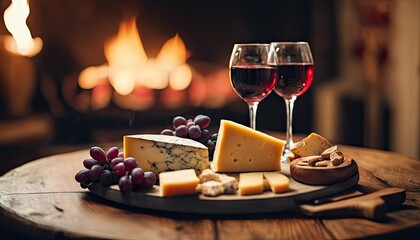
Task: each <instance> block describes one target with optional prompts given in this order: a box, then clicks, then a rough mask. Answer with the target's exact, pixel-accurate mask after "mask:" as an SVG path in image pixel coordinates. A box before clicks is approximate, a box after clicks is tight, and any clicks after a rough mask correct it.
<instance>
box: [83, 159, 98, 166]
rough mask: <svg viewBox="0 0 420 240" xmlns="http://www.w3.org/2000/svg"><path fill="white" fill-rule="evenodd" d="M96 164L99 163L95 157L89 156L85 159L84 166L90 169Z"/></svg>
mask: <svg viewBox="0 0 420 240" xmlns="http://www.w3.org/2000/svg"><path fill="white" fill-rule="evenodd" d="M95 164H98V161H96V160H95V159H92V158H87V159H85V160H83V166H85V168H87V169H90V168H91V167H92V166H93V165H95Z"/></svg>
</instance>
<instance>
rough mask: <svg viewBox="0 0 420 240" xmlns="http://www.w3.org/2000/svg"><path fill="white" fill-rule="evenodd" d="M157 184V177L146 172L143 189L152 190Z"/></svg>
mask: <svg viewBox="0 0 420 240" xmlns="http://www.w3.org/2000/svg"><path fill="white" fill-rule="evenodd" d="M155 182H156V176H155V174H154V173H152V172H145V173H144V179H143V182H142V184H141V185H140V186H141V187H142V188H146V189H150V188H152V187H153V185H155Z"/></svg>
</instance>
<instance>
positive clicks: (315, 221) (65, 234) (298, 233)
mask: <svg viewBox="0 0 420 240" xmlns="http://www.w3.org/2000/svg"><path fill="white" fill-rule="evenodd" d="M340 147H342V148H341V149H342V151H343V152H346V153H347V154H348V155H350V156H352V157H353V158H354V159H355V160H356V162H357V163H358V166H359V172H360V180H359V184H358V185H357V186H356V187H355V188H356V190H359V191H361V192H364V193H369V192H373V191H376V190H380V189H383V188H387V187H398V188H403V189H405V190H406V194H407V195H406V201H405V203H404V204H403V205H402V206H399V207H397V208H395V209H392V210H391V211H390V212H388V213H387V215H386V218H385V219H383V220H381V221H372V220H367V219H361V218H334V219H331V218H330V219H319V218H311V217H307V216H304V215H302V214H299V213H291V212H290V213H289V212H280V213H270V214H254V215H233V216H232V215H228V216H210V217H209V216H200V215H194V216H192V215H189V214H171V213H165V212H156V211H152V210H146V209H138V208H130V207H124V206H121V205H119V204H116V203H112V202H109V201H106V200H103V199H101V198H99V197H97V196H95V195H94V194H92V193H90V192H89V190H85V189H82V188H80V186H79V184H78V183H77V182H76V181H75V180H74V175H75V173H76V172H77V171H78V170H81V169H83V166H82V160H83V159H84V158H86V157H87V156H88V154H89V153H88V150H83V151H76V152H70V153H65V154H60V155H54V156H50V157H46V158H42V159H39V160H36V161H33V162H30V163H27V164H25V165H23V166H21V167H19V168H16V169H14V170H12V171H10V172H8V173H7V174H5V175H3V176H2V177H0V226H1V228H0V230H1V229H7V231H8V235H7V236H8V237H11V238H14V237H16V238H17V237H23V238H25V239H28V238H40V239H51V238H54V239H57V238H100V239H228V240H231V239H355V238H364V237H373V238H380V239H383V238H387V237H389V238H397V237H398V238H399V237H403V238H407V237H412V238H413V239H414V238H415V237H416V235H417V237H418V236H419V235H418V234H419V232H420V231H419V228H420V208H419V207H420V188H419V187H420V161H418V160H414V159H410V158H407V157H403V156H400V155H398V154H395V153H391V152H386V151H380V150H373V149H366V148H358V147H349V146H340ZM0 238H2V234H1V233H0ZM403 238H401V239H403ZM3 239H4V238H3Z"/></svg>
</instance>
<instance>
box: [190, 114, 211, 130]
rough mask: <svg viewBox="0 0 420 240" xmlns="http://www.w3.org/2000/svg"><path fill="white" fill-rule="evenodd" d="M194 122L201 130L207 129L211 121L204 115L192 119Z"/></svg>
mask: <svg viewBox="0 0 420 240" xmlns="http://www.w3.org/2000/svg"><path fill="white" fill-rule="evenodd" d="M194 122H195V124H197V125H198V126H200V127H201V128H207V127H208V126H209V125H210V123H211V119H210V117H208V116H205V115H198V116H196V117H195V118H194Z"/></svg>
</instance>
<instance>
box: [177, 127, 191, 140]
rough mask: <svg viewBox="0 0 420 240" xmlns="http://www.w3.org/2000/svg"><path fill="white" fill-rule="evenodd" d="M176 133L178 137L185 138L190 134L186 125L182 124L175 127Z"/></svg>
mask: <svg viewBox="0 0 420 240" xmlns="http://www.w3.org/2000/svg"><path fill="white" fill-rule="evenodd" d="M175 135H176V136H177V137H182V138H185V137H187V135H188V128H187V126H185V125H181V126H179V127H177V128H176V129H175Z"/></svg>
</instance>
